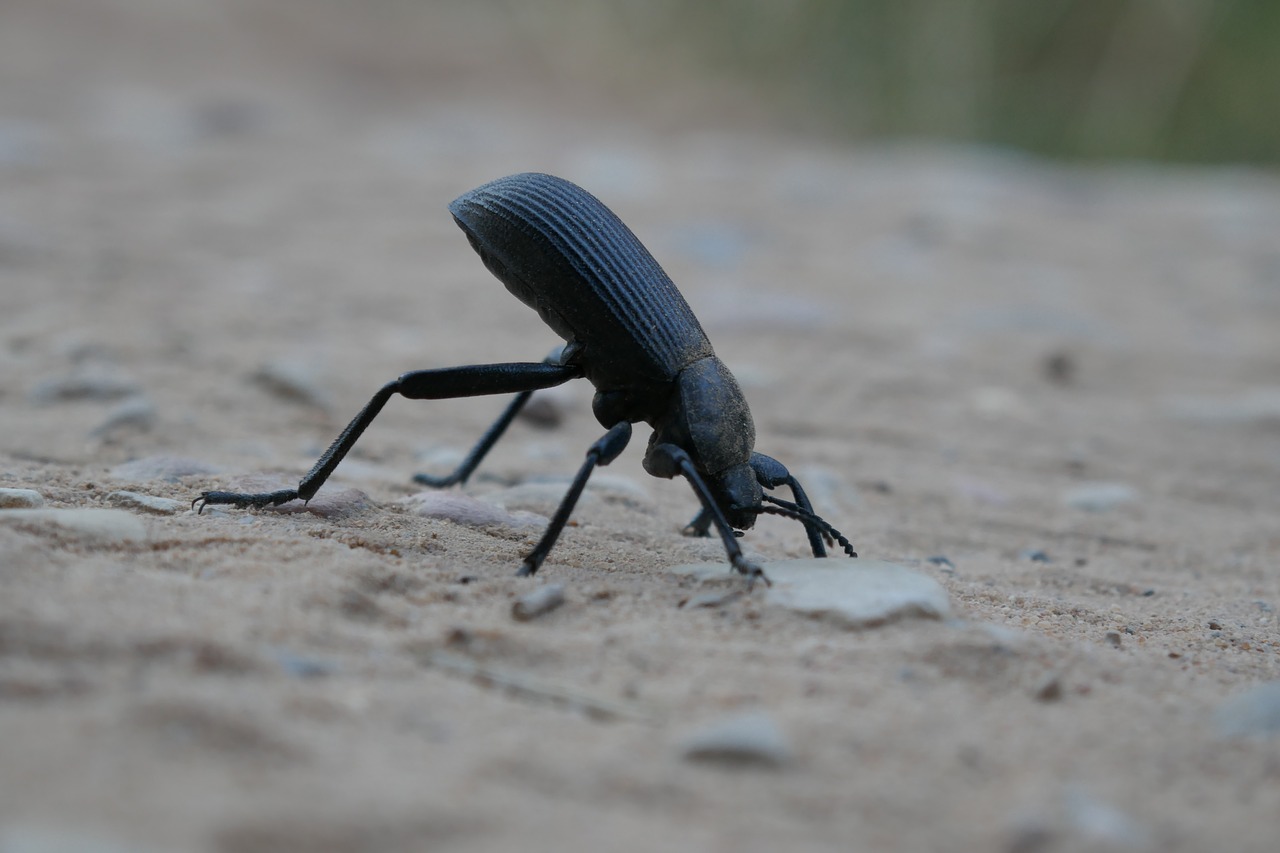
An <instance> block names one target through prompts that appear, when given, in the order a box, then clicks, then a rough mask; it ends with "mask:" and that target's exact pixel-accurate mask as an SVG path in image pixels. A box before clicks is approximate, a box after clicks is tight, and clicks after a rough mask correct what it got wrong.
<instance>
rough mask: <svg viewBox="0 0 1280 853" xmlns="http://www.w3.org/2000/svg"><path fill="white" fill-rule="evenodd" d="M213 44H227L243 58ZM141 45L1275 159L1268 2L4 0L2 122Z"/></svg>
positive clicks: (194, 56)
mask: <svg viewBox="0 0 1280 853" xmlns="http://www.w3.org/2000/svg"><path fill="white" fill-rule="evenodd" d="M51 10H57V13H56V14H60V15H61V16H62V17H63V19H64V20H63V23H65V24H67V25H69V26H71V27H72V28H75V27H76V26H77V25H79V26H83V27H84V28H85V29H86V31H87V32H89V33H91V34H92V35H93V37H94V39H93V40H94V41H95V42H96V44H95V45H93V46H89V45H86V46H85V47H86V52H87V54H88V56H85V55H81V52H80V51H79V50H77V51H76V55H70V54H68V53H66V52H62V53H58V52H54V53H49V52H47V51H42V49H41V48H42V45H41V42H40V40H38V39H37V40H35V41H33V40H32V39H31V33H30V31H29V30H27V29H25V28H24V27H22V26H21V24H22V23H23V22H24V21H27V22H29V19H31V18H32V17H38V18H40V19H41V20H42V21H43V22H44V23H46V24H47V23H48V22H49V20H51V18H52V17H53V15H54V13H53V12H51ZM148 30H151V32H148ZM202 30H204V31H205V34H206V35H208V36H210V37H211V39H212V38H213V37H216V36H219V35H221V36H228V35H229V36H232V38H231V39H230V43H231V44H232V48H233V49H232V51H231V52H227V50H226V47H227V44H228V40H226V39H223V40H222V41H216V42H215V41H214V40H202V39H201V32H202ZM139 38H143V39H146V38H150V39H151V40H150V42H149V43H148V44H147V46H146V48H145V49H144V50H143V53H144V54H145V53H148V52H152V53H155V54H157V55H164V56H166V57H168V58H170V59H172V58H175V57H177V58H179V59H181V60H182V61H180V62H179V63H178V65H181V64H183V62H197V63H198V57H199V56H200V54H201V53H202V51H206V47H205V46H206V45H207V44H213V43H217V44H219V45H220V47H219V53H218V56H217V58H216V60H217V61H216V64H213V65H205V66H204V68H205V70H206V71H208V72H211V73H212V74H216V76H217V77H220V78H223V79H228V78H233V77H234V76H235V74H236V69H235V65H236V62H237V58H238V57H237V55H238V54H244V55H250V54H252V53H253V52H254V51H255V49H257V50H261V49H262V48H264V47H265V48H269V49H273V50H277V51H280V52H281V58H282V59H283V60H284V62H285V63H286V64H288V63H295V64H294V65H293V66H292V67H294V68H295V70H302V69H305V70H306V71H307V72H308V73H311V74H314V73H315V68H313V67H312V68H307V67H306V66H305V65H302V66H299V65H297V64H296V63H298V61H299V60H300V59H303V58H304V57H305V56H306V55H308V54H309V55H310V58H312V59H317V58H319V59H323V60H325V62H326V63H327V64H328V70H329V71H330V72H336V73H337V76H338V77H340V78H341V81H342V82H343V83H344V85H347V86H350V85H358V86H362V87H363V89H362V92H363V94H365V95H366V96H369V97H372V98H374V99H375V100H376V99H377V98H380V97H382V98H385V97H387V96H388V95H390V94H392V91H393V90H395V91H398V92H399V93H400V94H403V90H404V87H405V86H412V85H414V81H415V77H416V79H417V81H418V82H421V81H423V80H426V79H430V80H431V81H432V82H433V83H439V82H441V80H442V78H443V79H444V82H445V83H446V84H447V85H448V86H449V87H451V88H453V89H454V90H455V91H457V92H458V93H459V94H466V93H467V92H469V91H480V90H483V91H487V92H489V93H490V94H492V93H493V91H494V89H495V87H494V85H493V84H494V83H498V84H499V85H498V87H497V88H500V89H502V90H504V91H505V92H507V93H508V94H516V95H517V96H519V94H520V93H521V92H525V93H532V92H535V91H536V92H537V93H539V96H540V98H539V99H540V100H543V101H546V100H548V98H549V97H550V98H551V99H552V100H554V99H555V98H556V97H557V96H558V97H559V99H560V100H561V101H562V102H563V103H564V104H566V105H568V104H571V103H573V102H575V101H577V102H581V101H582V100H583V99H587V100H591V99H592V96H595V98H596V99H599V98H604V99H607V100H608V101H609V103H610V104H611V105H612V106H618V105H621V106H623V107H626V108H628V109H630V110H633V111H635V112H636V113H637V114H638V117H640V118H642V119H644V120H646V121H649V122H652V123H653V124H655V125H661V124H662V123H663V122H666V123H668V124H669V125H670V126H683V125H684V123H686V122H689V121H694V122H695V123H696V122H698V121H703V120H709V121H710V122H711V123H718V124H721V125H723V123H724V122H725V121H727V120H731V119H733V120H737V121H738V122H741V123H745V124H747V125H749V126H752V127H760V126H773V127H777V128H783V129H786V130H789V131H794V132H797V133H800V134H806V135H818V136H822V137H827V138H831V139H834V140H866V139H872V138H884V137H889V138H902V137H910V138H929V139H940V140H952V141H963V142H969V143H981V144H985V145H992V146H1000V147H1012V148H1017V149H1024V150H1027V151H1030V152H1035V153H1037V154H1042V155H1048V156H1052V157H1062V158H1072V159H1076V158H1089V159H1099V158H1124V159H1135V158H1141V159H1155V160H1165V161H1179V162H1209V163H1251V164H1274V163H1276V162H1277V160H1280V119H1277V116H1276V106H1275V105H1276V104H1277V103H1280V50H1277V49H1276V46H1277V44H1280V4H1277V3H1275V2H1272V0H1035V2H1027V0H735V2H728V0H702V2H685V1H684V0H614V2H592V0H541V2H535V3H523V2H515V0H474V2H470V3H463V2H455V1H454V0H365V2H349V0H312V2H306V3H299V2H297V1H296V0H266V2H257V3H249V2H239V0H226V2H205V0H102V1H101V2H79V0H49V2H48V3H28V2H23V0H4V2H3V3H0V48H2V49H3V54H4V56H0V72H2V73H4V88H5V89H6V90H7V96H8V97H7V98H6V97H5V96H6V93H0V105H3V101H4V100H5V99H7V100H12V99H13V98H14V97H15V96H17V95H18V94H20V92H21V87H22V85H23V83H24V78H28V77H29V75H30V74H31V73H33V72H36V73H38V72H39V71H41V70H42V69H43V70H44V71H51V70H54V69H61V70H63V71H67V70H71V71H77V70H78V71H80V72H81V73H84V74H86V75H88V76H92V75H93V74H94V73H98V72H99V71H100V69H101V66H98V65H94V66H92V67H91V66H90V65H89V63H90V62H93V61H94V60H92V59H91V58H90V57H97V58H98V59H101V58H103V57H104V56H105V57H106V58H109V59H110V60H111V61H112V62H113V64H114V65H116V66H119V65H129V64H133V65H135V66H139V67H140V61H142V60H144V59H145V56H138V55H136V53H137V51H136V46H137V44H138V40H139ZM63 41H64V43H65V39H64V40H63ZM113 43H114V44H115V48H114V49H112V48H111V45H112V44H113ZM236 45H239V46H238V47H236ZM166 68H167V69H168V70H169V71H170V72H171V71H172V64H170V65H166ZM313 79H315V80H317V81H323V82H326V83H332V82H333V78H324V77H319V78H313ZM156 82H159V81H156ZM208 82H213V81H212V80H209V81H208ZM548 85H550V86H552V87H554V88H553V89H552V90H548V89H547V88H545V87H546V86H548ZM597 103H598V101H597Z"/></svg>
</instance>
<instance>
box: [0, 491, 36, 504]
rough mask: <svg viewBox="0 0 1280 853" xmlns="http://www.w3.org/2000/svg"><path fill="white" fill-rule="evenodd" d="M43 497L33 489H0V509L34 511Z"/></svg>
mask: <svg viewBox="0 0 1280 853" xmlns="http://www.w3.org/2000/svg"><path fill="white" fill-rule="evenodd" d="M42 506H44V496H43V495H41V494H40V493H39V492H37V491H36V490H35V489H0V509H36V508H38V507H42Z"/></svg>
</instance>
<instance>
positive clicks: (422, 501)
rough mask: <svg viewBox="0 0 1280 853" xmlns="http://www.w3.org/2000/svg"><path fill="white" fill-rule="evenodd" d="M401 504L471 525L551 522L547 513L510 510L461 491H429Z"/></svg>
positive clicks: (523, 525)
mask: <svg viewBox="0 0 1280 853" xmlns="http://www.w3.org/2000/svg"><path fill="white" fill-rule="evenodd" d="M400 503H402V504H403V505H405V506H406V507H408V509H409V510H410V511H411V512H413V513H415V514H417V515H421V516H425V517H427V518H442V519H445V520H447V521H452V522H454V523H456V524H464V525H466V526H468V527H509V528H512V529H515V530H521V529H524V528H526V527H543V526H545V525H546V524H547V518H546V517H545V516H541V515H535V514H534V513H531V512H521V511H518V512H507V511H506V510H505V509H503V508H502V507H499V506H495V505H494V504H491V503H488V502H486V501H482V500H477V499H476V498H473V497H471V496H470V495H464V494H462V493H461V492H441V491H433V490H428V491H425V492H418V493H417V494H416V495H410V496H409V497H407V498H404V499H402V500H401V501H400Z"/></svg>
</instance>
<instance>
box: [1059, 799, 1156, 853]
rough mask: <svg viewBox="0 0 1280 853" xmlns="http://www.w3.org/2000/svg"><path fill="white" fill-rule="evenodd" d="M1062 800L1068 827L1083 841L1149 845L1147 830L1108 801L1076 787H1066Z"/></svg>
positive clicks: (1123, 846) (1140, 846) (1146, 846)
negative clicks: (1067, 788)
mask: <svg viewBox="0 0 1280 853" xmlns="http://www.w3.org/2000/svg"><path fill="white" fill-rule="evenodd" d="M1063 799H1064V802H1063V812H1064V815H1065V818H1066V823H1067V827H1068V829H1070V830H1071V831H1072V832H1073V833H1075V834H1078V835H1080V836H1083V839H1084V840H1085V841H1086V842H1090V843H1091V844H1092V845H1098V844H1106V845H1112V846H1115V847H1121V848H1132V849H1138V850H1143V849H1147V848H1149V847H1150V845H1151V833H1150V831H1149V830H1147V828H1146V827H1145V826H1143V825H1142V824H1140V823H1138V822H1137V821H1135V820H1134V819H1133V818H1131V817H1129V816H1128V815H1127V814H1125V813H1124V812H1122V811H1120V809H1118V808H1116V807H1115V806H1113V805H1111V804H1110V803H1106V802H1103V801H1102V800H1099V799H1097V798H1096V797H1094V796H1093V795H1092V794H1090V793H1089V792H1088V791H1085V790H1083V789H1081V788H1076V787H1073V788H1071V789H1069V790H1068V791H1067V792H1066V795H1065V797H1064V798H1063ZM1086 849H1098V848H1097V847H1096V846H1090V847H1088V848H1086Z"/></svg>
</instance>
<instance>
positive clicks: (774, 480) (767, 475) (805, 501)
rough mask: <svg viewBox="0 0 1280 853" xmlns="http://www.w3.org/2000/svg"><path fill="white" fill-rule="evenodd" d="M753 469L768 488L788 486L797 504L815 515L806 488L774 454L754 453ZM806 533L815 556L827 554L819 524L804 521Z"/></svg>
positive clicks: (757, 477)
mask: <svg viewBox="0 0 1280 853" xmlns="http://www.w3.org/2000/svg"><path fill="white" fill-rule="evenodd" d="M750 465H751V470H753V471H755V472H756V479H757V480H758V481H759V482H760V485H762V486H764V487H765V488H766V489H777V488H781V487H782V486H788V487H790V489H791V494H792V495H793V496H794V497H795V499H796V504H797V505H798V506H799V507H800V508H801V509H802V510H804V511H805V512H807V513H809V514H810V515H814V514H815V513H814V511H813V505H812V504H810V503H809V496H808V495H806V494H805V493H804V489H802V488H800V483H799V482H798V481H797V480H796V478H795V477H793V476H791V472H790V471H788V470H787V466H786V465H783V464H782V463H781V462H779V461H778V460H777V459H774V458H773V457H772V456H765V455H764V454H763V453H752V454H751V459H750ZM804 530H805V533H807V534H808V536H809V547H810V548H811V549H812V550H813V556H815V557H825V556H827V549H826V546H825V545H823V543H822V531H821V530H820V529H819V528H818V527H817V525H814V524H811V523H809V522H804Z"/></svg>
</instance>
